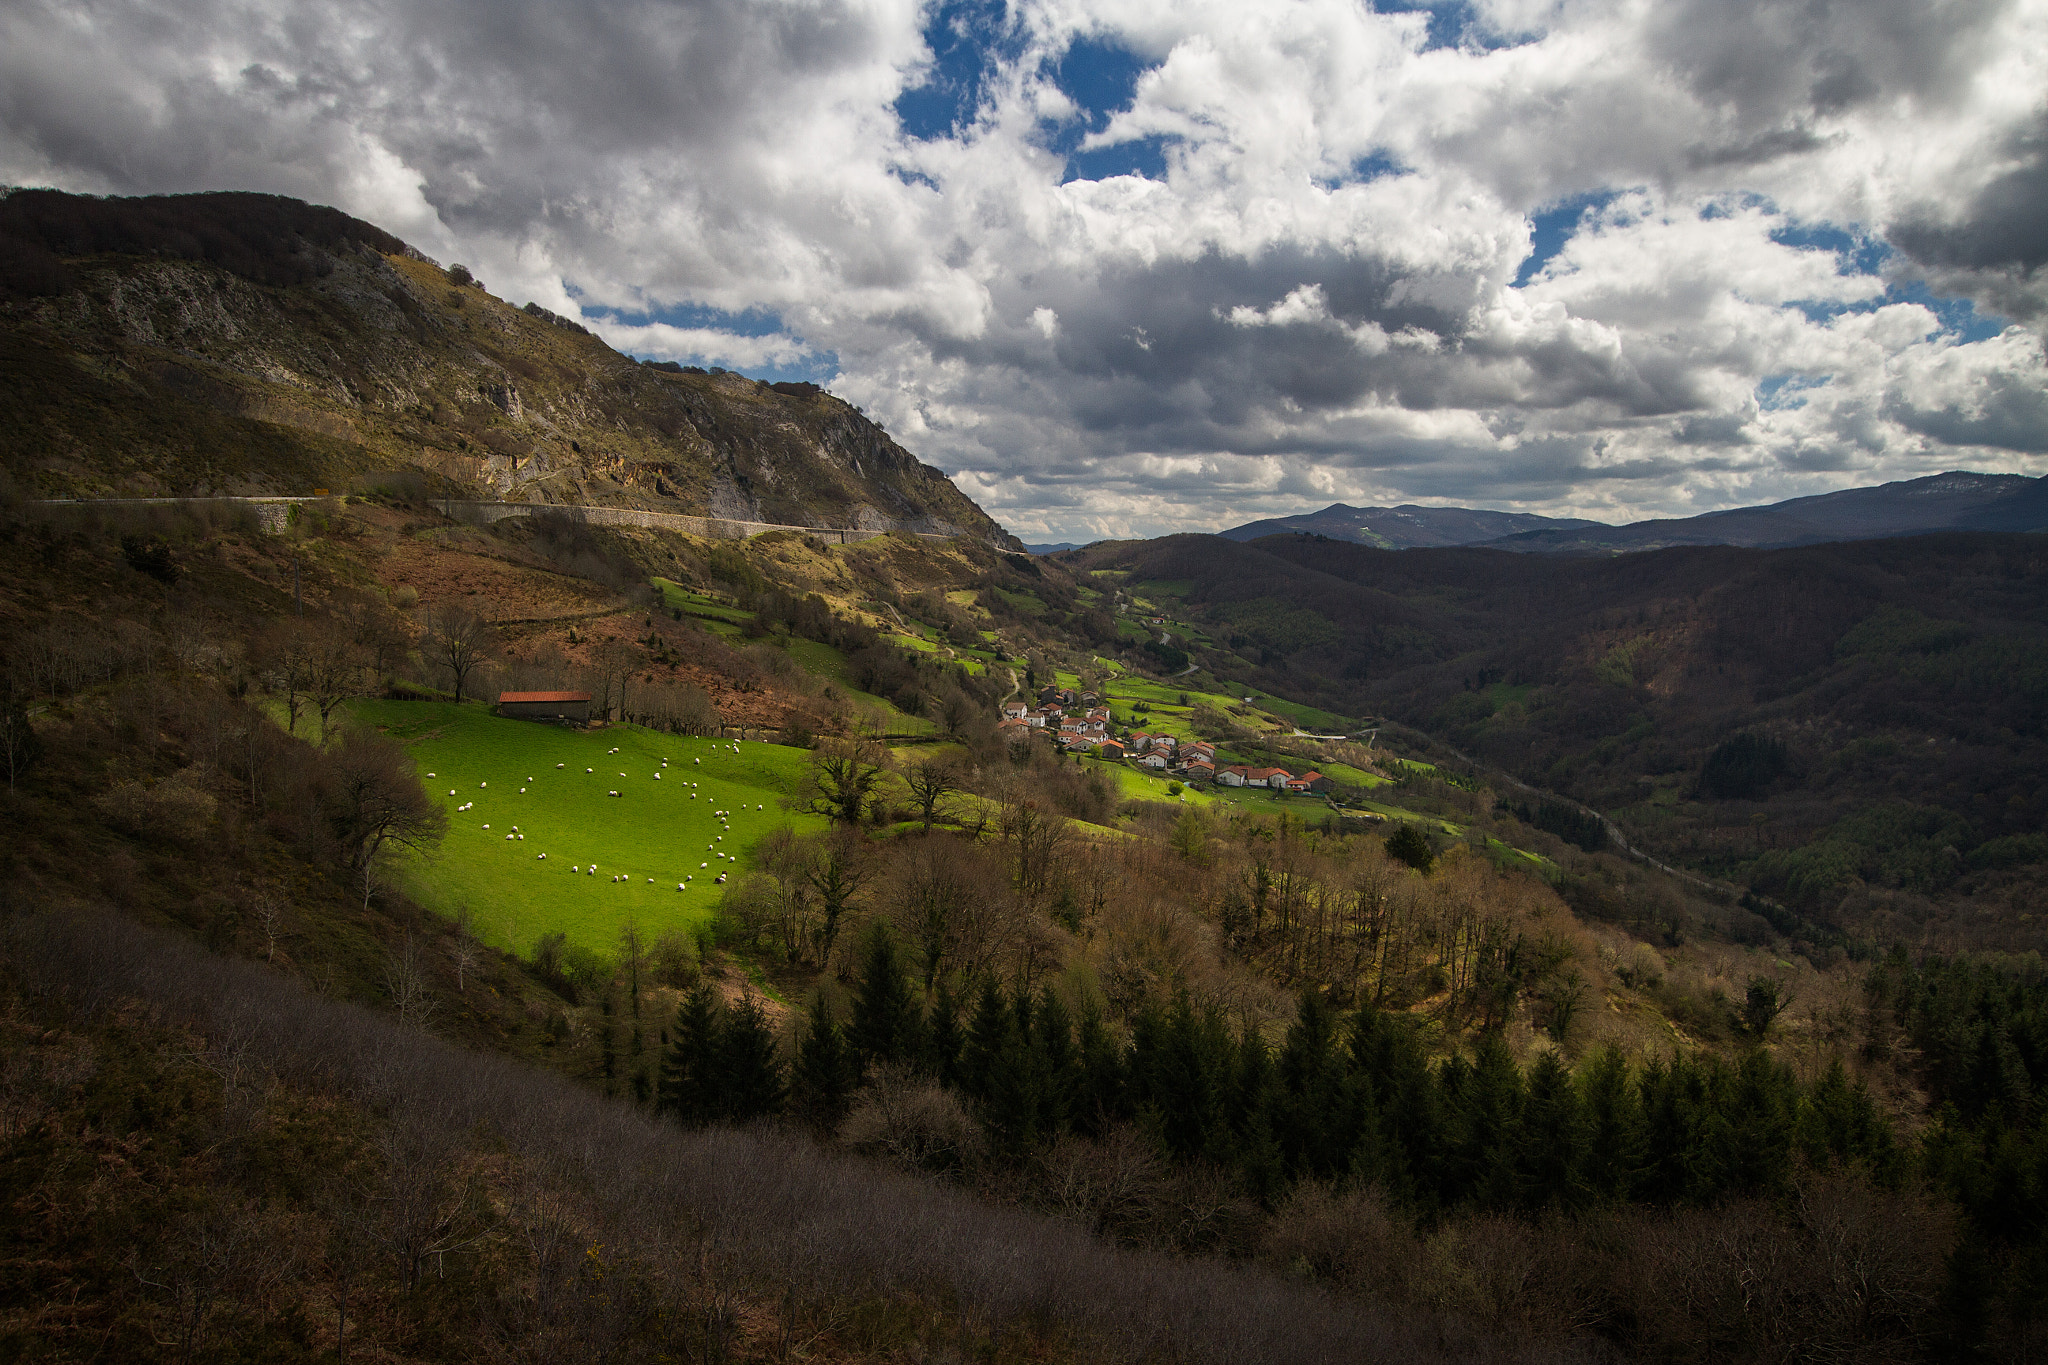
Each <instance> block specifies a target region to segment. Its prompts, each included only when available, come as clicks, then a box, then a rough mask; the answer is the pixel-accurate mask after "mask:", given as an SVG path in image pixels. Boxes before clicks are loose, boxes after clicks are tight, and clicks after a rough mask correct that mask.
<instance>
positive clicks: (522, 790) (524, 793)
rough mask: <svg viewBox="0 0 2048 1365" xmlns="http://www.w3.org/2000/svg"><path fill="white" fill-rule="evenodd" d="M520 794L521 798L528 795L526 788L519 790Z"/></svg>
mask: <svg viewBox="0 0 2048 1365" xmlns="http://www.w3.org/2000/svg"><path fill="white" fill-rule="evenodd" d="M519 794H520V795H521V796H524V795H526V788H524V787H521V788H520V789H519Z"/></svg>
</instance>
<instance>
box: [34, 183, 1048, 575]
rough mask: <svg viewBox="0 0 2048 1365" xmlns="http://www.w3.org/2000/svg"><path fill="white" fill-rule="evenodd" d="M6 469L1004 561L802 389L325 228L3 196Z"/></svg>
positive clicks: (285, 206) (220, 199)
mask: <svg viewBox="0 0 2048 1365" xmlns="http://www.w3.org/2000/svg"><path fill="white" fill-rule="evenodd" d="M0 426H4V430H0V458H4V459H5V461H6V465H7V467H8V469H9V471H10V472H11V473H12V475H13V476H14V479H15V482H16V484H17V487H18V489H19V491H21V492H24V493H28V494H30V495H34V496H53V497H65V496H110V495H123V494H127V495H157V494H175V495H213V494H250V493H301V492H310V491H313V490H314V489H315V488H333V489H335V490H337V491H340V490H343V489H346V488H349V487H351V486H356V485H360V484H362V483H364V482H365V481H373V480H375V479H378V478H381V477H387V476H388V475H389V474H390V473H391V472H392V471H419V472H420V473H422V474H424V475H425V476H427V477H428V478H429V479H431V480H432V481H433V483H434V484H435V485H436V487H437V488H438V489H439V490H441V491H446V492H449V493H455V494H458V495H464V496H476V497H485V498H496V499H507V500H512V501H529V502H537V503H582V504H589V505H597V506H612V507H636V508H644V509H648V510H655V511H674V512H690V513H698V514H705V515H711V516H724V517H736V518H742V519H746V520H754V521H776V522H788V523H793V524H797V525H810V526H851V527H861V528H867V529H875V530H887V529H905V530H915V531H932V532H939V533H942V534H956V533H966V534H970V535H973V536H975V537H977V538H979V539H984V540H987V541H990V542H993V543H997V544H1002V545H1006V546H1011V547H1013V548H1014V542H1013V541H1012V539H1011V538H1010V537H1009V536H1008V535H1006V534H1005V533H1004V532H1003V530H1002V528H1001V527H999V526H997V525H996V524H995V522H994V521H992V520H991V519H990V518H989V517H988V515H987V514H986V513H985V512H983V511H982V510H981V509H980V508H979V507H977V506H976V505H975V504H974V503H973V502H972V501H970V500H969V499H968V498H967V497H966V496H965V495H964V494H962V493H961V492H960V491H959V489H957V488H955V487H954V486H953V484H952V483H951V482H950V481H949V480H947V479H946V477H945V476H944V475H943V474H941V473H940V472H939V471H938V470H936V469H933V468H931V467H930V466H929V465H925V464H922V463H920V462H919V461H918V460H917V458H916V457H915V456H913V455H911V454H910V453H909V452H908V451H906V450H904V449H903V448H902V447H901V446H899V445H897V444H896V443H895V442H894V441H893V440H891V439H890V438H889V435H888V433H887V432H885V431H883V430H882V429H881V428H880V427H878V426H876V425H875V424H874V423H873V422H870V421H868V420H867V418H866V417H864V416H863V415H862V414H861V413H860V412H859V411H858V410H857V409H855V408H853V407H851V406H849V405H848V404H846V403H844V402H842V401H840V400H839V399H837V398H834V397H832V396H831V395H830V394H829V393H826V392H824V391H822V390H820V389H818V388H817V387H815V386H813V385H809V384H776V385H770V384H767V383H763V382H760V381H756V380H753V379H748V378H746V377H744V376H742V375H738V374H731V373H724V372H710V373H706V372H703V371H699V370H694V369H684V368H681V367H677V366H653V365H647V364H643V363H640V362H636V361H634V360H633V359H631V358H630V357H628V356H624V355H621V354H619V353H618V352H616V351H614V350H612V349H611V348H610V347H609V346H607V345H605V344H604V342H602V341H600V340H599V339H598V338H597V337H595V336H592V335H590V334H589V333H588V332H586V331H584V330H583V329H582V328H580V327H577V326H575V325H573V324H570V323H567V322H565V321H564V320H563V319H560V318H557V317H554V316H553V315H552V314H549V313H547V312H545V311H544V310H541V309H538V308H535V307H533V306H531V305H529V306H528V307H527V308H525V309H521V308H518V307H515V306H513V305H512V304H510V303H508V302H506V301H504V300H502V299H499V298H495V297H493V296H492V295H491V294H490V293H488V292H487V291H486V290H485V289H484V288H483V287H482V285H481V284H479V283H477V282H475V281H471V280H469V279H468V278H467V274H466V272H463V271H461V270H460V269H459V268H452V269H450V270H443V269H442V268H441V267H439V266H438V265H436V264H435V263H434V262H432V261H429V260H427V259H425V258H424V257H422V256H420V255H418V253H416V252H413V251H411V250H410V249H409V248H407V247H406V246H405V245H404V244H403V243H402V242H400V241H398V240H397V239H396V238H394V237H391V236H390V235H389V234H387V233H384V232H382V231H381V230H379V229H377V228H375V227H373V226H371V225H369V224H367V223H362V222H360V221H358V220H355V219H351V218H348V217H347V216H346V215H343V214H340V213H337V212H336V211H334V210H332V209H320V208H315V207H313V206H309V205H305V204H300V203H298V202H297V201H293V200H285V199H276V198H273V197H270V196H260V195H181V196H173V197H163V198H155V199H130V200H101V199H91V198H86V197H83V196H73V195H63V194H57V193H55V192H52V191H16V192H14V193H12V194H9V195H8V196H7V197H6V198H5V199H0Z"/></svg>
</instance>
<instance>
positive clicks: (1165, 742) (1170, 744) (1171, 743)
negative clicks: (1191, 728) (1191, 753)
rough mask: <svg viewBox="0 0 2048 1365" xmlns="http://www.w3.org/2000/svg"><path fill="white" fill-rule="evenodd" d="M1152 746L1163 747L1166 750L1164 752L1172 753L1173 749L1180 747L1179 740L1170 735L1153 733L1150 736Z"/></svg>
mask: <svg viewBox="0 0 2048 1365" xmlns="http://www.w3.org/2000/svg"><path fill="white" fill-rule="evenodd" d="M1152 747H1153V748H1155V749H1164V750H1166V752H1168V753H1172V752H1173V751H1174V750H1175V749H1177V748H1179V747H1180V741H1179V740H1177V739H1175V738H1174V737H1173V736H1172V735H1154V736H1152Z"/></svg>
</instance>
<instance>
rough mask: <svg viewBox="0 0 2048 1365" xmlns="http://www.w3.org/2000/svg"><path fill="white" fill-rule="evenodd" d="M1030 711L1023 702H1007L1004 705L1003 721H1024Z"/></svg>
mask: <svg viewBox="0 0 2048 1365" xmlns="http://www.w3.org/2000/svg"><path fill="white" fill-rule="evenodd" d="M1030 710H1031V708H1030V707H1029V706H1026V705H1025V704H1024V703H1023V702H1021V701H1006V702H1004V703H1003V719H1004V720H1022V719H1024V717H1025V714H1026V713H1027V712H1029V711H1030Z"/></svg>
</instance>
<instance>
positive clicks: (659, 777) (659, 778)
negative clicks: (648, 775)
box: [654, 773, 661, 782]
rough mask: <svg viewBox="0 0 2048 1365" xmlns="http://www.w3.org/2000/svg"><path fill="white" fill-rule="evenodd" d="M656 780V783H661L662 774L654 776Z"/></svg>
mask: <svg viewBox="0 0 2048 1365" xmlns="http://www.w3.org/2000/svg"><path fill="white" fill-rule="evenodd" d="M654 780H655V781H656V782H659V781H661V774H660V773H656V774H655V775H654Z"/></svg>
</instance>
